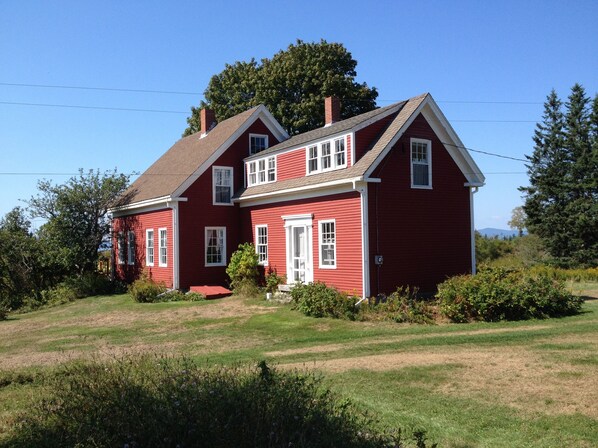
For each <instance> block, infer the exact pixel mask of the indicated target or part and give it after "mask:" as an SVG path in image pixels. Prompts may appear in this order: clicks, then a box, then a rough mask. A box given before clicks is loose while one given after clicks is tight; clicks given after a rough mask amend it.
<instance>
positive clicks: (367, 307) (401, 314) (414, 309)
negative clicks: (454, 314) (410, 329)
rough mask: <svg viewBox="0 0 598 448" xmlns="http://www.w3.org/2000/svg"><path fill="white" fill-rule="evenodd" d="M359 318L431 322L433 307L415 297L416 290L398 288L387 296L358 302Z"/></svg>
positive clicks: (432, 321) (401, 321)
mask: <svg viewBox="0 0 598 448" xmlns="http://www.w3.org/2000/svg"><path fill="white" fill-rule="evenodd" d="M358 319H359V320H366V321H369V320H391V321H394V322H398V323H414V324H432V323H434V309H433V308H432V307H431V306H430V305H429V304H428V303H427V302H426V301H425V300H422V299H419V298H418V297H417V290H414V291H410V289H409V288H407V287H402V288H398V289H397V290H396V291H395V292H393V293H392V294H391V295H389V296H388V297H382V298H376V297H370V298H369V299H367V300H365V301H363V302H361V303H360V304H359V315H358Z"/></svg>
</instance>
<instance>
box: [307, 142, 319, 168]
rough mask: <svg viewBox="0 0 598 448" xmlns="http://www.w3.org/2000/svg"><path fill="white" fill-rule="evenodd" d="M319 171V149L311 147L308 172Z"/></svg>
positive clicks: (309, 149)
mask: <svg viewBox="0 0 598 448" xmlns="http://www.w3.org/2000/svg"><path fill="white" fill-rule="evenodd" d="M314 171H318V147H317V146H310V147H309V148H307V172H308V173H312V172H314Z"/></svg>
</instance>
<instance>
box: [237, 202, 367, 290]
mask: <svg viewBox="0 0 598 448" xmlns="http://www.w3.org/2000/svg"><path fill="white" fill-rule="evenodd" d="M360 203H361V201H360V195H359V193H357V192H350V193H342V194H337V195H331V196H324V197H319V198H312V199H302V200H296V201H289V202H281V203H276V204H270V205H260V206H255V207H250V208H242V209H241V220H242V223H243V231H242V232H243V233H242V238H243V240H244V241H252V242H254V244H255V226H256V225H263V224H266V225H267V226H268V268H270V269H273V270H276V271H277V272H278V274H279V275H283V274H286V271H287V266H286V254H285V252H286V235H285V228H284V220H283V219H282V216H284V215H298V214H313V241H312V247H313V265H314V280H319V281H322V282H325V283H326V284H328V285H332V286H335V287H337V288H338V289H340V290H343V291H346V292H348V293H351V294H355V295H362V255H361V254H362V252H361V209H360ZM328 219H335V221H336V244H337V247H336V256H337V268H336V269H320V268H319V267H318V264H319V253H318V249H319V245H318V238H319V224H318V223H319V221H321V220H328ZM268 268H266V269H268Z"/></svg>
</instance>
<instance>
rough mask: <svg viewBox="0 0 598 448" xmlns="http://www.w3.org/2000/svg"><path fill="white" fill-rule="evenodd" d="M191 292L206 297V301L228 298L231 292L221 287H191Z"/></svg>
mask: <svg viewBox="0 0 598 448" xmlns="http://www.w3.org/2000/svg"><path fill="white" fill-rule="evenodd" d="M190 289H191V291H193V292H198V293H200V294H203V295H204V296H206V299H220V298H222V297H228V296H230V295H231V294H232V293H233V292H232V291H231V290H229V289H226V288H224V287H222V286H208V285H203V286H192V287H191V288H190Z"/></svg>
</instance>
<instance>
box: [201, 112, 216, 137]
mask: <svg viewBox="0 0 598 448" xmlns="http://www.w3.org/2000/svg"><path fill="white" fill-rule="evenodd" d="M199 118H200V122H201V136H202V137H205V136H206V135H207V133H208V132H210V129H212V127H214V125H215V124H216V114H215V113H214V111H213V110H212V109H208V108H207V107H204V108H203V109H202V110H201V111H199Z"/></svg>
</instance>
